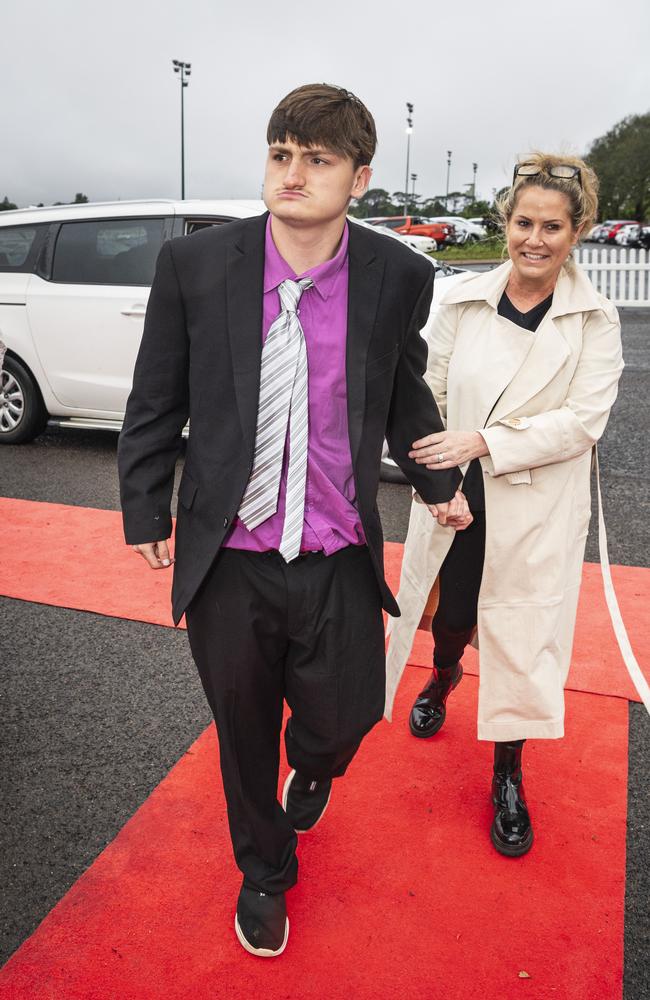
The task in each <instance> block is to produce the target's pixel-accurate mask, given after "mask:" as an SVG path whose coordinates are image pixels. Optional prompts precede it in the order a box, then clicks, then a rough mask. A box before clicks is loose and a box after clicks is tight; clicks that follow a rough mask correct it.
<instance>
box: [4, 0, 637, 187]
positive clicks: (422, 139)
mask: <svg viewBox="0 0 650 1000" xmlns="http://www.w3.org/2000/svg"><path fill="white" fill-rule="evenodd" d="M2 11H3V16H2V27H1V37H0V66H1V67H2V84H3V86H2V94H3V96H2V101H1V102H0V199H1V198H2V197H4V195H7V196H8V197H9V199H10V200H11V201H14V202H16V203H17V204H18V205H19V206H21V207H22V206H24V205H28V204H35V203H37V202H39V201H42V202H45V203H46V204H47V203H48V202H52V201H56V200H71V199H72V198H73V196H74V194H75V192H76V191H83V192H85V193H86V194H87V195H88V196H89V198H90V199H91V200H93V201H96V200H106V199H113V198H122V199H124V198H144V197H159V196H162V197H172V198H173V197H179V196H180V94H179V91H180V85H179V83H178V77H176V76H175V75H174V73H173V70H172V63H171V60H172V59H174V58H176V59H183V60H185V61H188V62H191V63H192V76H191V79H190V86H189V87H188V88H187V89H186V91H185V97H186V171H187V175H186V176H187V181H186V196H188V197H197V198H227V197H241V198H257V197H259V195H260V190H261V183H262V177H263V169H264V158H265V152H266V145H265V132H266V123H267V120H268V117H269V114H270V112H271V111H272V109H273V107H274V105H275V104H276V103H277V101H278V100H279V99H280V98H282V97H283V96H284V95H285V93H287V92H288V91H289V90H291V89H293V88H294V87H295V86H298V85H299V84H301V83H312V82H316V81H319V82H321V81H323V82H327V83H336V84H340V85H342V86H345V87H347V88H348V89H350V90H352V91H354V92H355V93H356V94H357V95H358V96H359V97H360V98H361V99H362V100H363V101H364V102H365V103H366V104H367V105H368V107H369V108H370V110H371V111H372V113H373V115H374V116H375V120H376V123H377V130H378V134H379V148H378V151H377V155H376V157H375V161H374V176H373V180H372V186H373V187H383V188H386V189H388V190H389V191H391V192H392V191H396V190H402V189H403V187H404V177H405V167H406V163H405V161H406V136H405V126H406V122H405V117H406V101H411V102H412V103H413V104H414V105H415V111H414V132H413V136H412V143H411V171H413V172H414V173H417V175H418V181H417V185H416V190H417V192H418V193H420V194H423V195H426V196H430V195H435V194H439V193H441V192H442V193H444V190H445V183H446V169H447V167H446V150H447V149H451V150H452V151H453V152H452V168H451V189H452V190H454V189H462V187H463V185H465V184H469V183H471V180H472V162H473V161H476V162H477V163H478V175H477V194H478V195H479V196H482V197H487V198H491V196H492V189H493V188H499V187H501V186H502V185H503V184H505V183H507V182H508V180H509V178H510V175H511V172H512V164H513V162H514V159H515V156H516V154H517V153H519V152H525V151H526V150H528V149H531V148H542V149H546V150H564V151H574V152H578V153H582V152H584V151H585V150H586V148H587V147H588V145H589V143H590V142H591V140H592V139H594V138H596V137H597V136H599V135H602V134H603V133H604V132H606V131H607V130H608V129H609V128H610V127H611V126H612V125H613V124H614V123H615V122H617V121H619V120H620V119H621V118H623V117H624V116H625V115H628V114H632V113H644V112H647V111H648V110H650V3H649V2H648V0H616V2H613V0H590V2H585V0H578V2H576V0H574V2H569V0H562V2H558V0H546V2H544V3H535V4H532V3H530V2H529V3H525V2H522V0H519V2H513V0H492V2H487V0H456V2H454V3H449V2H445V3H440V2H439V0H410V2H407V3H389V2H388V0H376V2H375V3H369V2H367V0H366V2H365V3H352V2H350V0H318V2H312V3H305V2H304V0H303V2H302V3H297V2H294V3H291V2H286V0H285V2H284V3H277V2H276V3H273V2H272V0H267V2H264V3H263V2H261V0H252V2H247V0H240V2H237V0H228V2H227V3H226V2H216V0H212V2H209V0H176V2H174V3H171V2H169V0H111V2H110V3H101V4H100V3H97V2H95V0H83V2H82V0H55V2H51V0H40V2H31V3H28V2H24V0H21V2H20V3H18V2H16V0H5V2H4V3H3V4H2Z"/></svg>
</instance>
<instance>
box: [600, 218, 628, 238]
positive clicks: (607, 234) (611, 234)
mask: <svg viewBox="0 0 650 1000" xmlns="http://www.w3.org/2000/svg"><path fill="white" fill-rule="evenodd" d="M630 222H632V223H633V222H634V219H632V220H629V219H623V220H618V221H615V222H612V223H611V224H610V228H609V229H606V228H605V226H606V225H607V223H603V227H602V229H601V231H600V233H599V234H598V242H599V243H615V242H616V234H617V233H618V231H619V229H620V228H621V226H629V225H630Z"/></svg>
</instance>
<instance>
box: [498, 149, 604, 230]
mask: <svg viewBox="0 0 650 1000" xmlns="http://www.w3.org/2000/svg"><path fill="white" fill-rule="evenodd" d="M524 164H525V165H526V166H534V167H537V168H538V169H539V173H538V174H533V175H530V174H529V175H526V174H520V175H518V176H516V177H515V180H514V183H513V185H512V187H511V188H509V189H508V190H507V191H505V192H504V193H503V194H502V195H501V197H500V198H498V199H497V202H496V209H497V213H498V215H499V217H500V221H501V225H502V227H503V229H504V232H505V228H506V226H507V225H508V223H509V222H510V219H511V218H512V216H513V213H514V211H515V209H516V207H517V200H518V198H519V195H520V194H521V192H522V190H523V189H524V188H527V187H541V188H546V189H547V190H549V189H550V190H551V191H560V192H561V193H562V194H565V195H566V196H567V198H568V200H569V206H570V208H569V212H570V215H571V222H572V225H573V228H574V230H575V231H578V230H579V231H580V235H581V236H582V235H583V234H585V233H587V232H588V231H589V229H590V228H591V226H592V225H593V224H594V222H595V220H596V215H597V214H598V178H597V177H596V174H595V173H594V172H593V170H592V169H591V167H589V166H587V164H586V163H585V161H584V160H581V159H579V158H578V157H577V156H565V155H564V154H562V155H556V154H555V153H540V152H538V151H535V152H533V153H528V154H527V155H526V156H522V157H520V158H519V161H518V165H519V166H523V165H524ZM558 166H570V167H578V168H579V170H580V177H553V175H552V174H551V173H550V169H551V167H558Z"/></svg>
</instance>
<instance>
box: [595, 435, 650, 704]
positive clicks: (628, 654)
mask: <svg viewBox="0 0 650 1000" xmlns="http://www.w3.org/2000/svg"><path fill="white" fill-rule="evenodd" d="M594 461H595V466H596V486H597V489H598V549H599V551H600V570H601V572H602V574H603V589H604V591H605V600H606V602H607V607H608V609H609V615H610V618H611V619H612V625H613V627H614V634H615V635H616V640H617V642H618V646H619V649H620V651H621V656H622V657H623V662H624V663H625V666H626V667H627V669H628V672H629V675H630V677H631V678H632V683H633V684H634V686H635V688H636V689H637V691H638V692H639V697H640V698H641V701H642V702H643V704H644V705H645V707H646V709H647V711H648V712H649V713H650V686H648V682H647V681H646V679H645V677H644V676H643V674H642V673H641V667H640V666H639V664H638V661H637V658H636V656H635V655H634V653H633V652H632V646H631V645H630V640H629V638H628V634H627V629H626V628H625V625H624V623H623V618H622V616H621V609H620V608H619V606H618V600H617V599H616V592H615V590H614V584H613V583H612V573H611V569H610V565H609V554H608V552H607V531H606V529H605V516H604V514H603V498H602V496H601V492H600V469H599V467H598V449H597V447H596V446H595V445H594Z"/></svg>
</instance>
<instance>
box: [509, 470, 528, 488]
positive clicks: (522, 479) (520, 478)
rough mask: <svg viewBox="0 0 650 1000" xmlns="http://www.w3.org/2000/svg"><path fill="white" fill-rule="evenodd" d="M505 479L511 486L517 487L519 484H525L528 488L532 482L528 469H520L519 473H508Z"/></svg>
mask: <svg viewBox="0 0 650 1000" xmlns="http://www.w3.org/2000/svg"><path fill="white" fill-rule="evenodd" d="M506 479H507V480H508V482H509V483H510V484H511V485H512V486H518V485H519V484H520V483H526V484H527V485H528V486H530V485H531V483H532V481H533V478H532V476H531V474H530V469H522V470H521V471H520V472H508V473H506Z"/></svg>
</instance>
